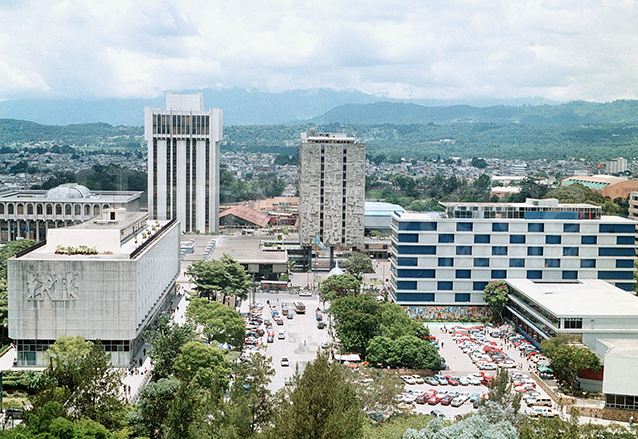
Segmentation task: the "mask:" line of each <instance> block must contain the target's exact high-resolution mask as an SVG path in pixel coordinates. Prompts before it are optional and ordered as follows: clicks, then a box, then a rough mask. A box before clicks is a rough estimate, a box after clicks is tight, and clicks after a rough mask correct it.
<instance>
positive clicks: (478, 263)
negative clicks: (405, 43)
mask: <svg viewBox="0 0 638 439" xmlns="http://www.w3.org/2000/svg"><path fill="white" fill-rule="evenodd" d="M474 266H475V267H489V266H490V259H489V258H474Z"/></svg>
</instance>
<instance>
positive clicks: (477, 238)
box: [474, 235, 490, 244]
mask: <svg viewBox="0 0 638 439" xmlns="http://www.w3.org/2000/svg"><path fill="white" fill-rule="evenodd" d="M474 243H475V244H489V243H490V235H474Z"/></svg>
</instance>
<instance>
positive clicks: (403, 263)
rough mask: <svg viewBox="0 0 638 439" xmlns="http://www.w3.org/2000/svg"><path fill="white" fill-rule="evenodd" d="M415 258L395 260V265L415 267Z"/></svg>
mask: <svg viewBox="0 0 638 439" xmlns="http://www.w3.org/2000/svg"><path fill="white" fill-rule="evenodd" d="M417 261H418V259H417V258H397V265H399V266H404V267H416V266H417Z"/></svg>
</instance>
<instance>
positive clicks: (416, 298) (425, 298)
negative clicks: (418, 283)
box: [397, 293, 434, 302]
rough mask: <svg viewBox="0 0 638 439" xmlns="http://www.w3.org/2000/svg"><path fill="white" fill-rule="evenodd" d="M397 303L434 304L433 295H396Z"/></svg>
mask: <svg viewBox="0 0 638 439" xmlns="http://www.w3.org/2000/svg"><path fill="white" fill-rule="evenodd" d="M397 302H434V293H416V294H415V293H397Z"/></svg>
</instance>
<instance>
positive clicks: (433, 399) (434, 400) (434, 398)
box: [428, 394, 443, 405]
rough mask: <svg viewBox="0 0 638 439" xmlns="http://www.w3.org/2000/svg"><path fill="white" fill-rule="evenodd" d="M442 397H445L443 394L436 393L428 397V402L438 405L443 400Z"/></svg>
mask: <svg viewBox="0 0 638 439" xmlns="http://www.w3.org/2000/svg"><path fill="white" fill-rule="evenodd" d="M441 399H443V396H441V395H438V394H436V395H434V396H432V397H430V399H428V404H430V405H437V404H438V403H439V402H440V401H441Z"/></svg>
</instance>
